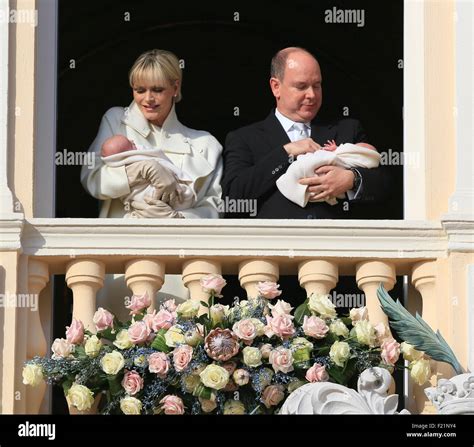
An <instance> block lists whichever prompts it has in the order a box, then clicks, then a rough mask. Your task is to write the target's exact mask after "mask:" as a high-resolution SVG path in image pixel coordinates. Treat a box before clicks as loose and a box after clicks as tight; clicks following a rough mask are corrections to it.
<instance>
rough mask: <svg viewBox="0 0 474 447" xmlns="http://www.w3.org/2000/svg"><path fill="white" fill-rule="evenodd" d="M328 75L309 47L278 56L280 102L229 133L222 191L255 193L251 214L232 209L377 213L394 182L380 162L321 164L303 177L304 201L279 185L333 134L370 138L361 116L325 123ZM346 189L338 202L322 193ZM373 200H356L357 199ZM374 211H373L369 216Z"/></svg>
mask: <svg viewBox="0 0 474 447" xmlns="http://www.w3.org/2000/svg"><path fill="white" fill-rule="evenodd" d="M321 84H322V76H321V70H320V67H319V64H318V61H317V60H316V59H315V58H314V56H313V55H311V54H310V53H309V52H308V51H306V50H304V49H302V48H297V47H291V48H285V49H283V50H281V51H279V52H278V53H277V54H276V55H275V57H274V58H273V59H272V64H271V79H270V87H271V89H272V93H273V95H274V96H275V99H276V109H275V110H272V111H271V112H270V115H268V117H267V118H266V119H265V120H264V121H261V122H258V123H254V124H251V125H249V126H246V127H243V128H241V129H238V130H235V131H233V132H230V133H229V134H228V135H227V138H226V143H225V148H224V153H223V156H224V174H223V178H222V182H221V183H222V189H223V197H224V198H226V197H228V198H229V199H234V200H242V199H246V200H249V199H250V200H256V201H257V212H256V214H255V213H254V214H253V215H245V214H240V215H236V214H228V215H227V216H228V217H257V218H267V219H308V218H309V219H311V218H315V219H358V218H367V217H369V218H370V217H375V216H374V215H373V214H376V211H377V210H376V207H374V204H375V203H377V202H380V201H381V200H382V199H383V198H384V196H385V194H386V191H387V190H388V184H389V182H388V178H387V175H386V173H385V172H384V170H383V169H382V168H380V167H379V168H375V169H362V168H357V169H344V168H341V167H338V166H322V167H320V168H319V169H317V170H316V171H315V175H314V176H311V177H308V178H304V179H301V180H300V183H301V184H304V185H308V191H309V193H310V200H309V203H308V204H307V205H306V206H305V207H304V208H302V207H300V206H299V205H297V204H295V203H293V202H291V201H290V200H288V199H287V198H286V197H285V196H284V195H283V194H281V193H280V191H279V190H278V188H277V186H276V183H275V182H276V180H277V179H278V178H279V177H280V176H281V175H282V174H284V173H285V172H286V170H287V169H288V167H289V165H290V163H291V162H292V161H293V160H294V159H296V157H297V156H298V155H300V154H304V153H307V152H314V151H316V150H318V149H320V147H321V146H322V145H324V144H325V143H326V142H327V141H328V140H335V142H336V144H338V145H339V144H342V143H361V142H363V143H368V141H367V135H366V134H365V132H364V130H363V129H362V126H361V124H360V123H359V122H358V121H357V120H354V119H344V120H340V121H337V122H333V123H322V122H319V121H318V119H317V118H316V115H317V113H318V111H319V109H320V107H321V104H322V86H321ZM340 194H346V196H347V200H346V201H344V200H339V201H338V204H337V205H329V204H328V203H327V202H321V201H320V200H321V199H325V198H327V197H331V196H332V197H335V196H338V195H340ZM357 203H360V204H370V205H371V206H369V207H366V206H362V207H358V206H357V205H354V206H353V204H357ZM367 213H370V214H372V216H367V215H366V214H367Z"/></svg>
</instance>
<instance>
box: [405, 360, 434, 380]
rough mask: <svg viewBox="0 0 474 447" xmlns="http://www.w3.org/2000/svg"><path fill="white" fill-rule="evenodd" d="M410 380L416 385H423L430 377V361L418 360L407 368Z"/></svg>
mask: <svg viewBox="0 0 474 447" xmlns="http://www.w3.org/2000/svg"><path fill="white" fill-rule="evenodd" d="M409 368H410V376H411V378H412V379H413V380H414V381H415V382H416V383H417V384H418V385H423V384H424V383H425V382H426V381H427V380H428V379H429V378H430V376H431V367H430V361H429V360H428V359H418V360H415V361H414V362H412V363H411V364H410V366H409Z"/></svg>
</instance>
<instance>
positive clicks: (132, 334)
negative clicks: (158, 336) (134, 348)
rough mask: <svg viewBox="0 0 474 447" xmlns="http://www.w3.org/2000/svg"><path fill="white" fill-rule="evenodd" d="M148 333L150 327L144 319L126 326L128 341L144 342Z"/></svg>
mask: <svg viewBox="0 0 474 447" xmlns="http://www.w3.org/2000/svg"><path fill="white" fill-rule="evenodd" d="M150 334H151V331H150V328H149V327H148V326H147V324H146V323H145V322H144V321H136V322H135V323H133V324H132V325H131V326H130V327H129V328H128V336H129V338H130V341H131V342H132V343H135V344H139V343H144V342H146V341H147V339H148V337H149V336H150Z"/></svg>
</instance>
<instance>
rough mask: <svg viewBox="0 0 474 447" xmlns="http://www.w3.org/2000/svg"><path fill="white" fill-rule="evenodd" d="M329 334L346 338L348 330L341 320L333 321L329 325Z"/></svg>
mask: <svg viewBox="0 0 474 447" xmlns="http://www.w3.org/2000/svg"><path fill="white" fill-rule="evenodd" d="M329 332H331V333H332V334H335V335H338V336H340V337H347V336H348V335H349V328H348V327H347V326H346V325H345V324H344V323H343V322H342V320H335V321H333V322H332V323H331V324H330V325H329Z"/></svg>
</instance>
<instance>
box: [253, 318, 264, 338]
mask: <svg viewBox="0 0 474 447" xmlns="http://www.w3.org/2000/svg"><path fill="white" fill-rule="evenodd" d="M250 321H251V322H252V323H253V325H254V326H255V328H256V329H257V337H261V336H262V335H264V334H265V325H264V324H263V323H262V322H261V321H260V320H259V319H258V318H250Z"/></svg>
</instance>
